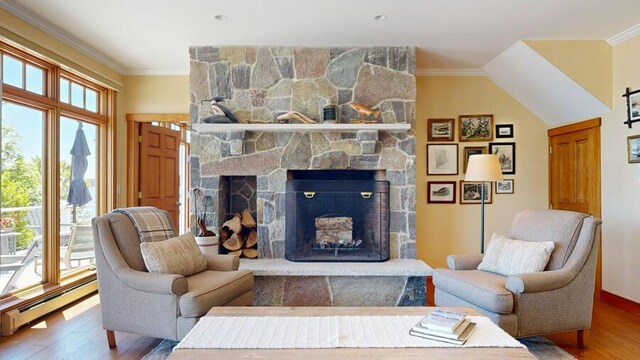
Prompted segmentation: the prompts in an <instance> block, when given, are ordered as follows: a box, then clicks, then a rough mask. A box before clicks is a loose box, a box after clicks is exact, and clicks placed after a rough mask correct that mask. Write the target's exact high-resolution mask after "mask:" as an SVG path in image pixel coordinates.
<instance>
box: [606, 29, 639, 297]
mask: <svg viewBox="0 0 640 360" xmlns="http://www.w3.org/2000/svg"><path fill="white" fill-rule="evenodd" d="M638 59H640V36H637V37H635V38H633V39H630V40H628V41H626V42H624V43H622V44H620V45H617V46H615V47H614V48H613V93H612V96H613V99H614V102H613V111H612V112H611V113H610V114H608V115H607V116H605V117H604V118H603V121H602V221H603V223H602V230H603V234H602V267H603V273H602V288H603V289H604V290H606V291H608V292H611V293H614V294H617V295H619V296H622V297H625V298H627V299H630V300H633V301H635V302H640V164H629V163H628V161H627V136H631V135H640V123H636V124H634V125H633V128H632V129H629V128H628V127H627V125H624V124H623V122H624V121H626V119H627V105H626V102H625V99H624V98H622V97H621V95H622V94H623V93H624V92H625V89H626V88H627V87H630V88H631V89H632V90H637V89H640V68H639V67H638Z"/></svg>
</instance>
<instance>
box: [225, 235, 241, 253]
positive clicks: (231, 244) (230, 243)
mask: <svg viewBox="0 0 640 360" xmlns="http://www.w3.org/2000/svg"><path fill="white" fill-rule="evenodd" d="M240 236H241V235H239V234H238V233H234V234H233V235H231V237H230V238H229V239H227V241H225V242H224V244H222V246H224V248H225V249H227V250H229V251H230V252H231V251H237V250H241V249H242V246H243V245H244V238H242V239H241V238H240Z"/></svg>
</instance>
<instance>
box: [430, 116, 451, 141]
mask: <svg viewBox="0 0 640 360" xmlns="http://www.w3.org/2000/svg"><path fill="white" fill-rule="evenodd" d="M427 123H428V127H429V130H428V131H429V132H428V134H427V140H428V141H453V140H454V136H455V133H456V119H428V120H427Z"/></svg>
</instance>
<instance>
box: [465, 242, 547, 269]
mask: <svg viewBox="0 0 640 360" xmlns="http://www.w3.org/2000/svg"><path fill="white" fill-rule="evenodd" d="M554 248H555V244H554V243H553V241H543V242H535V241H522V240H514V239H510V238H508V237H506V236H502V235H498V234H493V236H492V237H491V241H490V242H489V246H488V247H487V251H486V253H485V255H484V258H483V259H482V262H481V263H480V265H478V270H483V271H490V272H492V273H496V274H501V275H504V276H510V275H517V274H522V273H531V272H538V271H543V270H544V268H545V267H546V266H547V263H548V262H549V258H550V257H551V253H552V252H553V249H554Z"/></svg>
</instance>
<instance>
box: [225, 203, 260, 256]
mask: <svg viewBox="0 0 640 360" xmlns="http://www.w3.org/2000/svg"><path fill="white" fill-rule="evenodd" d="M220 243H221V244H222V247H224V248H225V249H227V250H228V254H230V255H236V256H240V257H242V256H244V257H247V258H250V259H254V258H257V257H258V249H257V245H258V232H257V230H256V221H255V219H254V218H253V216H251V213H250V212H249V210H248V209H244V211H243V212H242V213H237V214H235V215H234V216H233V217H232V218H231V219H229V220H227V221H226V222H225V223H224V224H222V228H221V229H220Z"/></svg>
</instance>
